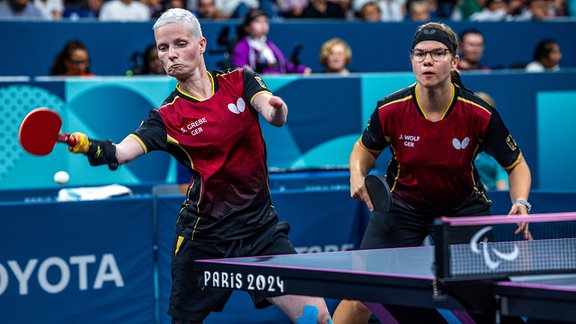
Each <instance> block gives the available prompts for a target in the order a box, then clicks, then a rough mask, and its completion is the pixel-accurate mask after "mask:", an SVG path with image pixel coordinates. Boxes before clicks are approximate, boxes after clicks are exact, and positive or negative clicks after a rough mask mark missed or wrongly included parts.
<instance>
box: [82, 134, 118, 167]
mask: <svg viewBox="0 0 576 324" xmlns="http://www.w3.org/2000/svg"><path fill="white" fill-rule="evenodd" d="M86 156H88V162H90V165H93V166H96V165H103V164H108V168H109V169H110V170H116V169H118V159H117V158H116V146H114V144H112V141H110V140H106V141H97V140H90V147H89V148H88V152H86Z"/></svg>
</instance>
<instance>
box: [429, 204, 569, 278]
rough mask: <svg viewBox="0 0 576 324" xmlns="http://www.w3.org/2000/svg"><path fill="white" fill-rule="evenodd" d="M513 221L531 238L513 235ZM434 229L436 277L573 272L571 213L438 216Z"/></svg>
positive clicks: (515, 226)
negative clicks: (525, 226) (523, 224)
mask: <svg viewBox="0 0 576 324" xmlns="http://www.w3.org/2000/svg"><path fill="white" fill-rule="evenodd" d="M516 221H529V223H530V232H531V234H532V237H533V240H526V239H524V236H523V235H522V234H518V235H516V234H514V232H515V230H516V229H517V228H518V227H517V225H516V223H515V222H516ZM437 230H438V232H437V234H438V235H437V236H438V238H439V239H438V242H436V249H435V258H436V260H435V268H436V274H437V276H438V277H441V278H463V277H473V278H476V277H507V276H512V275H531V274H544V273H546V274H550V273H576V213H564V214H541V215H533V216H520V217H516V216H515V217H510V216H483V217H461V218H459V219H454V218H453V219H449V218H443V219H442V222H441V224H439V226H438V227H437Z"/></svg>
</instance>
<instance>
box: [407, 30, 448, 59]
mask: <svg viewBox="0 0 576 324" xmlns="http://www.w3.org/2000/svg"><path fill="white" fill-rule="evenodd" d="M426 40H433V41H437V42H440V43H442V44H444V45H446V47H448V49H449V50H450V51H451V52H452V53H454V52H455V51H456V44H454V43H453V42H452V41H451V40H450V37H449V36H448V33H446V32H445V31H443V30H441V29H438V28H424V29H423V30H421V31H419V32H418V33H416V35H414V40H413V41H412V48H414V46H416V44H418V43H420V42H422V41H426Z"/></svg>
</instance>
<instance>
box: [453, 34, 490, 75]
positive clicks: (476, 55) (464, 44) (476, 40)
mask: <svg viewBox="0 0 576 324" xmlns="http://www.w3.org/2000/svg"><path fill="white" fill-rule="evenodd" d="M459 38H460V39H459V44H458V46H459V48H458V49H459V52H460V61H459V62H458V66H457V67H456V68H457V69H458V70H459V71H470V70H484V71H488V70H490V68H488V67H487V66H485V65H482V62H481V61H482V56H484V35H483V34H482V33H481V32H480V31H479V30H477V29H473V28H471V29H465V30H463V31H462V32H461V33H460V35H459Z"/></svg>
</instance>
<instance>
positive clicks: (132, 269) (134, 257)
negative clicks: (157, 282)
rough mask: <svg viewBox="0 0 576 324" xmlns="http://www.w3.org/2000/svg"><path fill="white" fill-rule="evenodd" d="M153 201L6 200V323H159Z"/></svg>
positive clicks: (2, 287)
mask: <svg viewBox="0 0 576 324" xmlns="http://www.w3.org/2000/svg"><path fill="white" fill-rule="evenodd" d="M153 247H154V244H153V226H152V200H151V199H150V198H129V199H124V198H119V199H115V200H107V201H81V202H65V203H58V202H47V203H21V202H20V203H2V204H1V205H0V314H2V315H1V322H3V323H24V324H26V323H88V322H89V323H102V324H107V323H121V322H124V323H153V322H154V321H155V318H156V312H155V308H156V304H155V298H154V250H153Z"/></svg>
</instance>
